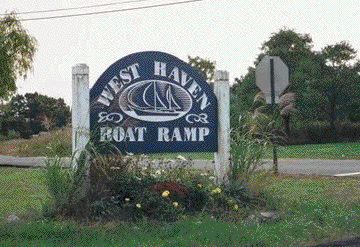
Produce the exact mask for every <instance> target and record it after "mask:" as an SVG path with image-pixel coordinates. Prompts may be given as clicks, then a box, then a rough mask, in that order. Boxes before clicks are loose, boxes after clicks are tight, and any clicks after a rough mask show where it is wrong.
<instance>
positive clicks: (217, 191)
mask: <svg viewBox="0 0 360 247" xmlns="http://www.w3.org/2000/svg"><path fill="white" fill-rule="evenodd" d="M221 191H222V190H221V188H219V187H216V188H215V189H213V190H212V191H211V194H220V193H221Z"/></svg>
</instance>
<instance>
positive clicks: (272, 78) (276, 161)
mask: <svg viewBox="0 0 360 247" xmlns="http://www.w3.org/2000/svg"><path fill="white" fill-rule="evenodd" d="M270 86H271V106H272V110H273V113H274V111H275V75H274V59H272V58H271V59H270ZM273 157H274V167H273V169H274V173H275V174H278V173H279V169H278V160H277V150H276V144H275V143H273Z"/></svg>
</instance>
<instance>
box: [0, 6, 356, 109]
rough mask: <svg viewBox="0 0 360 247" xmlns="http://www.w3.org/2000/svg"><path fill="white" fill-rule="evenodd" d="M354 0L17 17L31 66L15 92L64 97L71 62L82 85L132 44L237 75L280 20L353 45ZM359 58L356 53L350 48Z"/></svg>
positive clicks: (327, 40)
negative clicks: (27, 37) (32, 46)
mask: <svg viewBox="0 0 360 247" xmlns="http://www.w3.org/2000/svg"><path fill="white" fill-rule="evenodd" d="M122 1H125V0H107V1H99V0H98V1H89V0H77V1H75V0H68V1H57V0H52V1H39V0H33V1H31V0H12V1H9V0H0V3H1V4H0V13H1V14H4V13H5V11H9V12H10V11H12V10H15V11H17V12H18V13H20V12H26V11H37V10H48V9H60V8H72V7H82V6H89V5H94V4H104V3H114V2H122ZM181 1H184V0H144V1H140V2H135V3H134V2H133V3H123V4H117V5H112V6H107V7H98V8H95V7H93V8H89V9H82V10H72V11H70V10H68V11H61V12H51V13H39V14H26V15H25V14H24V15H20V18H22V19H28V18H37V17H47V16H55V15H67V14H81V13H88V12H97V11H106V10H115V9H125V8H137V7H143V6H150V5H158V4H164V3H174V2H181ZM359 17H360V4H359V0H342V1H340V0H326V1H322V0H317V1H310V0H302V1H299V0H296V1H293V0H288V1H285V0H272V1H259V0H256V1H255V0H248V1H235V0H217V1H216V0H204V1H199V2H193V3H187V4H181V5H173V6H167V7H157V8H149V9H141V10H130V11H124V12H116V13H108V14H100V15H91V16H82V17H72V18H61V19H49V20H33V21H24V22H23V25H24V27H25V28H26V29H27V30H28V31H29V33H30V34H31V35H32V36H34V37H35V38H36V39H37V40H38V43H39V50H38V52H37V54H36V57H35V62H34V71H33V73H32V74H30V75H29V77H28V79H27V80H26V81H23V80H18V82H17V86H18V93H20V94H25V93H26V92H35V91H36V92H39V93H40V94H44V95H48V96H51V97H55V98H59V97H61V98H64V99H65V102H66V103H67V104H69V105H71V68H72V66H74V65H75V64H78V63H86V64H87V65H88V66H89V67H90V87H92V85H93V84H94V83H95V81H96V80H97V78H98V77H99V76H100V75H101V74H102V73H103V72H104V71H105V70H106V69H107V68H108V67H109V66H110V65H111V64H113V63H114V62H116V61H117V60H118V59H120V58H122V57H124V56H126V55H129V54H132V53H135V52H140V51H149V50H152V51H163V52H166V53H170V54H172V55H174V56H176V57H178V58H180V59H182V60H183V61H185V62H187V61H188V59H187V55H190V56H200V57H203V58H208V59H210V60H211V61H216V67H217V69H220V70H227V71H228V72H229V73H230V80H231V82H233V81H234V78H236V77H240V76H242V75H245V74H246V72H247V68H248V67H249V66H252V65H253V61H254V59H255V57H256V56H257V55H258V54H259V53H260V49H259V48H260V47H261V44H262V43H263V42H264V41H266V40H268V39H269V37H270V36H271V34H272V33H274V32H278V31H279V30H280V29H281V28H284V27H288V28H291V29H295V31H296V32H298V33H302V34H304V33H309V34H310V36H311V37H312V38H313V41H314V50H320V49H321V48H323V47H324V46H325V45H327V44H335V43H336V42H340V41H341V40H347V41H349V42H350V44H351V45H352V46H353V47H354V48H355V49H356V50H357V51H359V52H360V45H359V38H360V32H359ZM358 58H360V56H358Z"/></svg>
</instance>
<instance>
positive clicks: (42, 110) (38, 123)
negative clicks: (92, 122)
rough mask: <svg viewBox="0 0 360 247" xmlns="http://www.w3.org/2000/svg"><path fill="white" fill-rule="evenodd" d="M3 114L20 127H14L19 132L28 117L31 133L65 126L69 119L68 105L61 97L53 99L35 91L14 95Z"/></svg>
mask: <svg viewBox="0 0 360 247" xmlns="http://www.w3.org/2000/svg"><path fill="white" fill-rule="evenodd" d="M5 116H6V119H7V121H8V122H12V123H13V125H14V126H18V128H20V129H18V128H16V127H15V129H14V130H15V131H18V132H20V133H21V131H22V130H21V128H22V126H24V124H25V123H26V119H28V121H29V122H30V126H31V130H32V133H37V132H39V131H40V130H46V129H48V128H49V127H52V128H59V127H62V126H65V125H66V124H67V123H68V122H69V120H70V107H69V106H67V105H66V104H65V102H64V99H62V98H59V99H55V98H52V97H48V96H45V95H41V94H38V93H36V92H35V93H27V94H25V96H23V95H16V96H15V97H13V98H12V99H11V101H10V102H9V103H8V108H7V110H6V111H5ZM5 124H6V123H5ZM8 126H10V124H8ZM46 126H48V127H46Z"/></svg>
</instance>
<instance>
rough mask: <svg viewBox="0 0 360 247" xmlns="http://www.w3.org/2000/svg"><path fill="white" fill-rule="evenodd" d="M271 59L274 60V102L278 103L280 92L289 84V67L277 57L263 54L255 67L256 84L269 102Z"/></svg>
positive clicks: (268, 102)
mask: <svg viewBox="0 0 360 247" xmlns="http://www.w3.org/2000/svg"><path fill="white" fill-rule="evenodd" d="M271 59H272V60H273V61H274V62H273V63H274V90H275V103H279V96H280V94H281V93H282V92H283V91H284V90H285V88H286V87H287V86H288V85H289V69H288V67H287V66H286V64H285V63H284V62H283V61H282V60H281V59H280V58H279V57H275V56H265V57H264V58H263V59H261V61H260V63H259V64H258V66H256V69H255V76H256V85H257V86H258V87H259V88H260V89H261V91H263V92H264V94H265V99H266V103H267V104H270V103H271V83H270V78H271V71H270V60H271Z"/></svg>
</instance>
